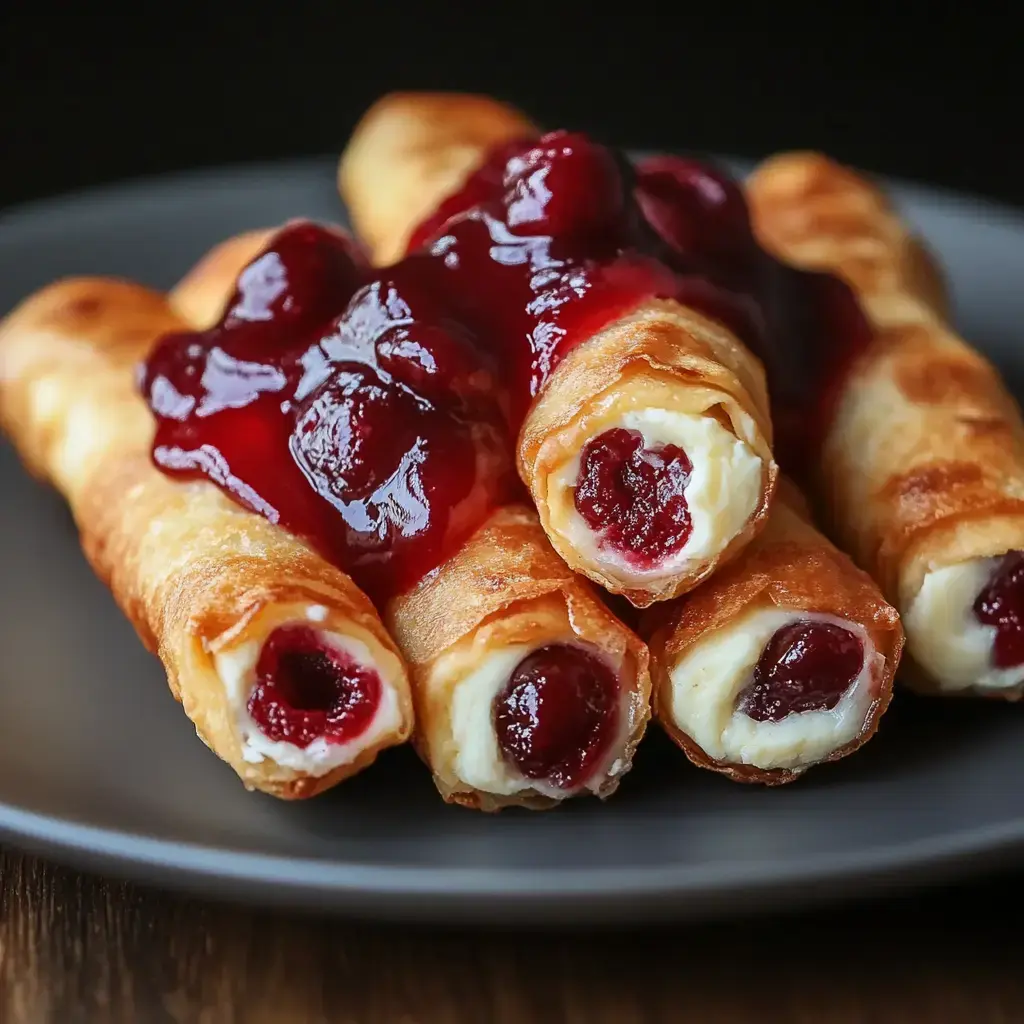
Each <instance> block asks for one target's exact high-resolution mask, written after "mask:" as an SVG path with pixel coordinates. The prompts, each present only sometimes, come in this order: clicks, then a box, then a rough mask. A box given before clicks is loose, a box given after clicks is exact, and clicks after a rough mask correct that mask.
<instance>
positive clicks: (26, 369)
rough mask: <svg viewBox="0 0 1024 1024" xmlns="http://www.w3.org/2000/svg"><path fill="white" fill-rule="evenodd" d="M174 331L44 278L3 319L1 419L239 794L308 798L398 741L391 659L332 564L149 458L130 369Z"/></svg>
mask: <svg viewBox="0 0 1024 1024" xmlns="http://www.w3.org/2000/svg"><path fill="white" fill-rule="evenodd" d="M184 326H185V325H184V323H183V321H182V320H181V319H179V317H178V316H177V315H176V314H175V313H174V312H173V310H172V309H171V307H170V305H169V304H168V302H167V300H166V299H165V297H164V296H162V295H159V294H156V293H154V292H150V291H148V290H146V289H144V288H141V287H138V286H136V285H133V284H128V283H125V282H121V281H116V280H109V279H103V278H76V279H71V280H66V281H61V282H58V283H56V284H53V285H50V286H49V287H47V288H44V289H43V290H42V291H40V292H38V293H36V294H35V295H33V296H31V297H30V298H28V299H26V300H25V301H24V302H23V303H22V304H21V305H20V306H18V307H17V308H16V309H15V310H14V311H13V312H12V313H11V314H10V315H9V316H8V317H7V318H6V319H5V320H4V321H3V323H2V324H0V422H2V425H3V427H4V429H5V431H6V432H7V434H8V435H9V436H10V438H11V439H12V441H13V442H14V444H15V445H16V447H17V448H18V450H19V451H20V453H21V455H22V457H23V458H24V460H25V462H26V463H27V464H28V465H29V466H30V467H31V469H32V470H33V471H34V472H35V473H36V474H37V475H39V476H40V477H42V478H44V479H46V480H48V481H49V482H51V483H52V484H53V485H54V486H55V487H56V488H57V489H58V490H59V491H60V492H61V493H62V494H63V495H64V497H65V498H66V499H67V500H68V502H69V503H70V506H71V509H72V511H73V513H74V516H75V519H76V521H77V524H78V527H79V530H80V532H81V538H82V546H83V549H84V550H85V553H86V555H87V556H88V558H89V560H90V562H91V563H92V565H93V567H94V568H95V570H96V572H97V574H98V575H99V576H100V577H101V578H102V579H103V580H104V581H105V582H106V583H107V584H108V585H109V587H110V589H111V591H112V592H113V594H114V597H115V599H116V600H117V602H118V604H119V605H120V606H121V608H122V610H123V611H124V612H125V614H126V615H127V616H128V618H129V619H130V620H131V622H132V624H133V625H134V626H135V628H136V630H137V632H138V634H139V637H140V638H141V640H142V641H143V643H144V644H145V645H146V646H147V647H148V648H149V649H150V650H152V651H154V652H156V653H157V654H158V655H159V657H160V659H161V660H162V662H163V664H164V667H165V668H166V670H167V677H168V682H169V684H170V687H171V691H172V692H173V694H174V696H175V697H176V698H177V699H178V700H180V701H181V703H182V706H183V707H184V710H185V712H186V714H187V715H188V716H189V718H190V719H192V721H193V723H194V724H195V727H196V731H197V733H198V734H199V737H200V738H201V739H202V740H203V742H204V743H206V745H207V746H209V747H210V748H211V749H212V750H213V751H214V753H216V754H217V755H218V756H219V757H221V758H222V759H223V760H225V761H227V762H228V763H229V764H230V765H231V767H232V768H234V770H235V771H236V772H237V773H238V775H239V777H240V778H241V779H242V781H243V782H244V783H245V785H246V786H247V787H248V788H250V789H259V790H262V791H263V792H266V793H270V794H273V795H274V796H278V797H283V798H286V799H296V798H302V797H309V796H313V795H315V794H316V793H319V792H322V791H323V790H325V789H327V788H329V787H331V786H333V785H335V784H336V783H338V782H340V781H341V780H342V779H344V778H346V777H347V776H349V775H352V774H354V773H355V772H357V771H359V770H360V769H362V768H364V767H365V766H367V765H368V764H370V763H371V762H372V761H373V760H374V758H375V757H376V755H377V754H378V753H379V752H380V751H381V750H382V749H383V748H385V747H388V746H392V745H394V744H397V743H401V742H404V741H405V740H406V739H407V738H408V736H409V734H410V732H411V730H412V724H413V721H412V704H411V698H410V694H409V687H408V681H407V677H406V671H405V667H404V665H403V663H402V660H401V657H400V656H399V654H398V651H397V649H396V647H395V645H394V643H393V642H392V640H391V639H390V637H389V636H388V634H387V632H386V631H385V629H384V627H383V625H382V623H381V621H380V619H379V618H378V616H377V614H376V612H375V611H374V609H373V607H372V606H371V604H370V602H369V601H368V600H367V598H366V597H364V596H363V594H362V593H361V592H360V591H359V590H358V589H357V588H356V586H355V585H354V584H353V583H352V581H351V580H350V579H349V578H348V577H347V576H345V575H344V574H343V573H342V572H340V571H338V570H337V569H335V568H334V567H333V566H331V565H329V564H328V563H326V562H324V561H323V559H321V558H320V557H318V556H317V555H316V554H314V553H313V552H312V551H311V550H310V549H309V548H308V547H307V546H306V545H305V544H303V543H302V542H301V541H299V540H297V539H295V538H294V537H292V536H290V535H289V534H287V533H285V532H284V531H283V530H281V529H280V528H278V527H276V526H273V525H271V524H270V523H269V522H267V521H266V520H264V519H263V518H261V517H260V516H257V515H254V514H251V513H249V512H246V511H243V510H242V509H241V508H239V507H238V506H236V505H235V504H234V503H233V502H231V501H230V500H229V499H228V498H226V497H224V496H223V495H222V494H221V493H220V491H219V490H218V489H217V488H216V487H214V486H213V485H212V484H209V483H205V482H194V483H180V482H174V481H172V480H170V479H169V478H167V477H166V476H164V475H163V474H162V473H161V472H159V471H158V470H157V469H156V468H154V466H153V465H152V463H151V460H150V443H151V440H152V436H153V423H152V420H151V417H150V414H149V411H148V410H147V409H146V406H145V404H144V402H143V400H142V398H141V396H140V395H139V394H138V392H137V390H136V386H135V372H136V365H137V363H138V361H139V359H140V358H141V357H142V356H143V355H144V354H145V353H146V352H147V351H148V349H149V347H150V345H151V343H152V342H153V340H154V339H155V338H157V337H158V336H160V335H162V334H164V333H167V332H171V331H176V330H181V329H182V328H183V327H184Z"/></svg>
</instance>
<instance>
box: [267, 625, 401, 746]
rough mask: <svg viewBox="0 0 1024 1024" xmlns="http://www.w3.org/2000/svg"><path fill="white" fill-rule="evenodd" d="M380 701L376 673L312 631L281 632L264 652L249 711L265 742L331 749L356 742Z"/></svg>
mask: <svg viewBox="0 0 1024 1024" xmlns="http://www.w3.org/2000/svg"><path fill="white" fill-rule="evenodd" d="M380 699H381V681H380V676H379V675H378V674H377V673H376V672H375V671H374V670H373V669H371V668H366V667H365V666H362V665H358V664H357V663H356V662H355V661H354V660H353V659H352V658H351V657H350V656H349V655H348V654H346V653H345V652H344V651H342V650H340V649H339V648H337V647H335V646H333V645H331V644H328V643H325V641H324V640H323V638H322V637H321V636H320V635H319V634H318V633H317V632H316V630H314V629H310V628H309V627H308V626H282V627H281V628H279V629H276V630H274V632H273V633H271V634H270V636H269V638H268V639H267V641H266V643H265V644H264V645H263V650H262V651H261V652H260V657H259V661H258V662H257V664H256V686H255V687H254V688H253V691H252V695H251V696H250V697H249V704H248V710H249V715H250V716H251V717H252V719H253V721H254V722H255V723H256V724H257V725H258V726H259V727H260V730H261V731H262V732H263V734H264V735H265V736H266V737H267V739H269V740H274V741H284V742H287V743H293V744H295V746H297V747H308V746H309V744H310V743H312V742H313V741H314V740H316V739H319V738H320V737H323V738H324V739H326V740H327V742H328V743H347V742H348V741H350V740H354V739H357V738H358V737H359V736H361V735H362V734H363V732H364V731H365V730H366V728H367V727H368V726H369V724H370V722H372V721H373V717H374V715H375V714H376V712H377V708H378V706H379V705H380Z"/></svg>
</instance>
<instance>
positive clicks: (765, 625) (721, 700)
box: [669, 609, 884, 770]
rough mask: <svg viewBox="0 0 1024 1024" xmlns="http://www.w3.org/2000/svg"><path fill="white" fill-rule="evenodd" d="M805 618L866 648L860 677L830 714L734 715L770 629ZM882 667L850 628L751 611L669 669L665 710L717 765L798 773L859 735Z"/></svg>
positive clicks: (858, 631)
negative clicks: (837, 629)
mask: <svg viewBox="0 0 1024 1024" xmlns="http://www.w3.org/2000/svg"><path fill="white" fill-rule="evenodd" d="M807 621H811V622H831V623H834V624H835V625H837V626H842V627H843V628H844V629H848V630H849V631H850V632H851V633H853V634H854V635H855V636H857V637H858V639H860V641H861V643H863V644H864V664H863V666H862V668H861V671H860V675H858V676H857V678H856V679H855V680H854V682H853V685H852V686H851V687H850V688H849V689H848V690H847V692H846V693H845V694H844V696H843V697H842V699H841V700H840V701H839V703H838V704H837V705H836V706H835V707H834V708H833V709H832V710H831V711H804V712H801V713H794V714H789V715H787V716H786V717H785V718H783V719H782V720H781V721H778V722H757V721H755V720H754V719H752V718H750V717H748V716H747V715H745V714H744V713H743V712H742V711H739V710H737V708H736V701H737V698H738V697H739V695H740V693H741V692H742V691H743V690H744V689H746V687H747V686H748V685H749V684H750V682H751V681H752V678H753V672H754V667H755V666H756V665H757V661H758V659H759V658H760V657H761V654H762V652H763V651H764V648H765V645H766V644H767V643H768V641H769V640H770V639H771V638H772V636H773V635H774V634H775V632H776V630H778V629H781V628H782V627H783V626H786V625H789V624H790V623H792V622H807ZM883 662H884V659H883V658H882V656H881V655H880V654H879V653H877V652H876V651H875V649H874V647H873V645H872V644H871V641H870V639H869V638H868V636H867V634H866V633H865V632H864V630H863V629H862V628H861V627H860V626H859V625H857V624H856V623H853V622H848V621H846V620H845V619H837V618H835V617H834V616H831V615H819V614H811V613H806V612H798V611H786V610H783V609H766V610H762V611H757V612H752V613H751V614H749V615H748V616H747V617H746V618H744V619H742V620H740V621H739V622H737V623H736V624H735V625H734V626H732V628H730V629H724V630H720V631H718V632H717V633H715V634H713V635H712V636H710V637H708V638H707V639H706V640H704V641H702V642H701V643H699V644H697V645H696V646H695V647H694V648H692V649H691V650H690V651H689V652H688V653H687V654H686V656H685V657H684V658H682V659H681V660H680V661H679V662H677V663H676V664H675V665H674V666H673V667H672V669H671V671H670V673H669V678H670V680H671V683H672V689H671V697H670V699H671V707H670V709H669V710H670V714H671V715H672V720H673V721H674V722H675V724H676V725H677V726H678V727H679V729H680V730H681V731H682V732H684V733H686V735H688V736H689V737H690V738H691V739H693V740H694V741H695V742H696V743H697V744H698V745H699V746H700V747H701V749H702V750H703V751H704V752H705V753H706V754H707V755H708V756H709V757H712V758H714V759H715V760H718V761H724V762H727V763H733V764H749V765H753V766H754V767H756V768H764V769H768V768H789V769H797V770H798V769H801V768H806V767H809V766H810V765H813V764H816V763H817V762H819V761H821V760H822V758H824V757H826V756H827V755H828V754H830V753H831V752H832V751H834V750H837V749H838V748H839V747H842V746H844V745H845V744H847V743H849V742H850V741H851V740H853V739H855V738H856V737H857V735H858V734H859V733H860V731H861V728H862V727H863V725H864V719H865V716H866V715H867V713H868V709H869V708H870V706H871V704H872V701H873V700H874V694H873V685H872V681H873V677H875V675H876V674H877V673H878V672H880V671H881V667H882V663H883Z"/></svg>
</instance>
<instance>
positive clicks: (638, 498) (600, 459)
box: [574, 428, 693, 567]
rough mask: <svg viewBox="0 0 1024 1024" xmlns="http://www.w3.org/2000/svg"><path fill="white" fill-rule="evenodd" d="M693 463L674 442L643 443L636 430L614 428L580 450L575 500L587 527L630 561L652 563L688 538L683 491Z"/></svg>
mask: <svg viewBox="0 0 1024 1024" xmlns="http://www.w3.org/2000/svg"><path fill="white" fill-rule="evenodd" d="M692 470H693V466H692V465H691V463H690V460H689V459H688V458H687V457H686V452H684V451H683V450H682V448H680V447H678V446H677V445H674V444H666V445H655V446H653V447H650V448H648V447H645V446H644V439H643V436H642V435H641V434H640V432H639V431H636V430H626V429H624V428H616V429H614V430H606V431H605V432H604V433H603V434H599V435H598V436H597V437H595V438H592V439H591V440H590V441H588V442H587V444H586V445H585V446H584V448H583V451H582V452H581V453H580V471H579V476H578V477H577V483H576V489H575V494H574V501H575V505H576V510H577V511H578V512H579V514H580V515H581V516H582V517H583V519H584V520H585V522H586V523H587V525H588V526H589V527H590V528H591V529H592V530H594V531H595V532H597V533H599V534H600V535H601V543H602V546H605V547H608V548H612V549H614V550H616V551H618V552H619V553H620V554H622V555H623V556H624V558H625V559H626V560H627V561H628V562H629V563H630V564H632V565H637V566H643V567H648V566H652V565H657V564H658V563H660V562H662V561H663V560H664V559H665V558H666V557H668V556H670V555H672V554H674V553H676V552H677V551H680V550H681V549H682V548H683V547H684V546H685V544H686V542H687V540H688V539H689V537H690V532H691V523H690V511H689V509H688V507H687V505H686V498H685V496H684V494H683V491H684V489H685V487H686V484H687V483H688V481H689V479H690V473H691V472H692Z"/></svg>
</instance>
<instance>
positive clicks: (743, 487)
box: [554, 409, 763, 579]
mask: <svg viewBox="0 0 1024 1024" xmlns="http://www.w3.org/2000/svg"><path fill="white" fill-rule="evenodd" d="M616 428H624V429H626V430H635V431H637V432H639V433H640V434H641V436H642V437H643V442H644V447H646V448H654V447H656V446H659V445H667V444H673V445H677V446H678V447H679V448H682V450H683V451H684V452H685V453H686V457H687V458H688V459H689V460H690V464H691V465H692V466H693V471H692V473H691V474H690V479H689V481H688V482H687V484H686V486H685V487H684V488H683V496H684V498H685V499H686V504H687V506H688V508H689V511H690V522H691V533H690V536H689V537H688V538H687V541H686V543H685V544H684V545H683V547H682V548H680V550H679V551H677V552H675V553H674V554H672V555H670V556H669V557H668V558H666V559H664V560H663V561H661V562H659V563H657V564H656V565H654V566H651V567H649V568H644V567H641V566H637V565H634V564H632V563H630V562H629V561H628V560H627V559H626V558H625V557H624V556H623V555H622V553H621V552H619V551H616V550H615V549H614V548H613V547H611V546H605V545H603V544H602V542H601V533H600V532H596V531H594V530H592V529H591V528H590V527H589V526H588V525H587V523H586V521H585V520H584V519H583V517H582V516H581V515H580V514H579V512H577V511H576V507H575V504H574V499H573V495H574V493H575V488H576V484H577V481H578V477H579V471H580V458H579V455H576V456H575V457H574V458H572V459H570V460H568V461H567V462H566V463H564V464H563V465H562V466H561V467H560V468H559V469H558V470H557V471H556V473H555V474H554V486H555V488H556V489H557V490H559V491H562V492H563V493H565V494H566V497H567V500H565V501H564V502H563V503H562V504H563V506H564V508H565V510H566V514H565V522H564V523H562V524H559V529H560V532H561V533H562V534H563V535H564V536H565V538H566V539H567V540H568V541H569V543H570V544H572V546H573V548H574V549H575V550H576V551H578V552H579V553H580V554H581V555H583V556H584V557H585V558H586V559H587V560H588V561H590V562H591V563H594V564H598V565H603V564H612V565H614V566H615V568H616V571H617V574H618V575H620V576H622V577H623V578H627V579H629V578H632V579H641V578H642V579H653V578H657V577H660V576H670V575H674V574H675V573H677V572H679V571H680V570H681V569H683V568H685V567H686V566H688V565H690V564H699V563H702V562H704V561H706V560H707V559H708V558H711V557H713V556H715V555H716V554H717V553H718V552H719V551H721V550H723V549H724V548H725V547H726V546H727V545H728V544H729V542H730V541H731V540H732V539H733V537H735V536H736V535H737V534H738V533H739V532H740V531H741V530H742V529H743V527H744V526H745V525H746V523H747V521H748V520H749V518H750V516H751V515H752V514H753V513H754V511H755V509H756V508H757V505H758V502H759V501H760V500H761V476H762V470H763V466H762V463H761V459H760V458H759V457H758V455H757V454H756V453H755V452H754V450H753V449H752V448H751V447H750V446H749V445H748V444H747V443H746V442H745V441H742V440H740V439H739V438H738V437H736V436H735V434H733V433H732V432H731V431H729V430H727V429H726V428H725V427H723V426H722V424H721V423H719V422H718V420H716V419H714V417H712V416H702V415H695V414H693V413H683V412H673V411H671V410H668V409H638V410H630V411H628V412H625V413H623V414H622V416H620V417H619V418H618V420H616V421H614V422H611V423H608V424H605V425H603V426H602V429H601V433H602V434H603V433H605V432H606V431H608V430H614V429H616ZM598 436H599V435H598Z"/></svg>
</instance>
